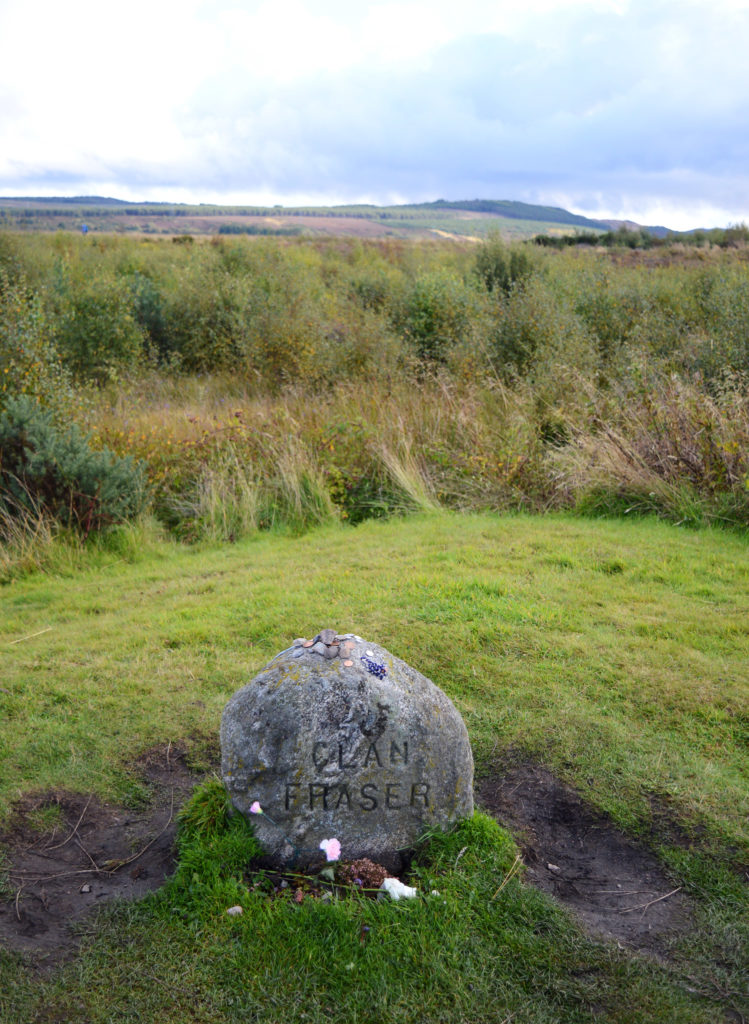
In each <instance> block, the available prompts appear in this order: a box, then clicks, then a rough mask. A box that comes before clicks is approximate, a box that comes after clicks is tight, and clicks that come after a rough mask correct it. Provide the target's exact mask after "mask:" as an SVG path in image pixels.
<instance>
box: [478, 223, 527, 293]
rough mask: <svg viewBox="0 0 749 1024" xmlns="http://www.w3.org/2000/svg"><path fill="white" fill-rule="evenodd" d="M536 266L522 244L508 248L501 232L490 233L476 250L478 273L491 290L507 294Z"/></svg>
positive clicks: (487, 288)
mask: <svg viewBox="0 0 749 1024" xmlns="http://www.w3.org/2000/svg"><path fill="white" fill-rule="evenodd" d="M534 267H535V263H534V260H533V257H532V256H531V254H530V252H529V251H528V250H527V249H525V248H521V247H520V246H513V247H512V248H508V246H506V245H505V243H504V242H503V241H502V237H501V235H500V234H499V232H493V233H492V234H491V235H489V237H488V238H487V239H486V241H485V242H482V243H481V245H480V246H479V247H478V249H477V251H476V260H475V268H476V273H477V274H478V276H479V278H480V279H481V281H483V283H484V286H485V287H486V290H487V291H489V292H493V291H497V292H504V293H505V294H507V293H508V292H510V291H511V290H512V288H513V287H514V285H516V284H517V283H518V282H520V281H523V280H525V279H526V278H527V277H530V275H531V273H532V272H533V270H534Z"/></svg>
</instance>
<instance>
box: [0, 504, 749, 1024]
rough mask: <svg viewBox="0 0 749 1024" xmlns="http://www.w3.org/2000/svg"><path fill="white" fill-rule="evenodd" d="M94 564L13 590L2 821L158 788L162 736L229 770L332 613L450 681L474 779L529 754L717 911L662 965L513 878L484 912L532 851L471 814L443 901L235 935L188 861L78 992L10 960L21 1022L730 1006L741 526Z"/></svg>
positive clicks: (83, 961) (349, 540)
mask: <svg viewBox="0 0 749 1024" xmlns="http://www.w3.org/2000/svg"><path fill="white" fill-rule="evenodd" d="M92 560H93V561H92V564H90V565H89V566H87V565H86V559H85V555H79V556H78V563H77V568H71V569H70V570H69V571H68V572H67V573H65V574H63V572H62V571H60V574H58V575H52V574H47V575H41V574H37V575H33V576H30V577H28V578H26V579H20V580H16V581H15V582H13V583H10V584H8V585H7V586H5V587H4V588H2V589H1V590H0V623H1V626H0V646H2V650H3V660H2V666H3V668H2V680H1V682H0V686H1V687H2V689H0V711H1V714H0V759H1V760H0V763H2V771H0V820H2V817H3V816H7V815H8V814H9V812H10V808H11V804H12V801H13V800H14V799H15V798H16V797H18V796H20V795H21V794H22V793H26V792H29V791H30V790H34V789H37V790H38V789H45V788H48V787H65V788H67V789H74V790H77V791H80V792H90V791H94V792H97V793H98V794H100V795H101V796H102V797H105V798H108V799H116V800H123V799H124V800H129V801H134V800H138V799H142V798H143V797H144V796H145V794H144V793H143V792H142V790H141V789H140V785H139V783H138V781H137V778H136V776H135V775H134V774H133V773H132V771H131V770H129V767H128V766H129V765H132V763H133V761H134V759H135V758H136V757H137V756H138V755H139V754H140V753H142V752H143V751H144V750H146V749H148V748H149V747H150V746H152V745H153V744H155V743H157V742H161V743H164V742H167V741H169V740H172V741H174V742H176V741H184V740H188V741H189V742H190V744H191V748H192V751H193V757H194V758H195V759H196V760H201V759H202V761H203V762H204V763H207V762H210V760H211V757H213V758H215V756H216V738H217V733H218V724H219V719H220V715H221V711H222V709H223V706H224V704H225V703H226V700H227V699H228V697H229V696H230V695H231V694H232V693H233V692H234V691H235V690H236V689H238V688H239V687H240V686H241V685H243V684H244V683H245V682H246V681H247V680H248V679H250V678H251V677H252V676H253V675H254V674H255V673H256V672H257V671H258V670H259V669H260V668H261V667H262V666H263V665H264V664H265V663H266V662H267V660H268V659H269V658H270V657H272V656H273V655H274V654H275V653H276V652H277V651H278V650H280V649H282V648H284V647H286V646H287V645H288V643H289V642H290V639H291V638H293V637H295V636H301V635H312V634H313V633H314V632H316V631H317V630H318V629H319V628H321V627H322V626H324V625H332V626H334V627H336V628H338V629H341V630H344V629H345V630H353V631H355V632H357V633H359V634H360V635H362V636H364V637H370V638H372V639H376V640H377V641H378V642H380V643H382V644H383V645H384V646H386V647H387V648H389V649H390V650H391V651H392V652H393V653H394V654H396V655H398V656H399V657H402V658H403V659H405V660H406V661H407V662H409V663H411V664H413V665H415V666H416V667H418V668H419V669H420V670H421V671H423V672H424V673H425V674H426V675H427V676H429V677H430V678H432V679H433V680H434V681H435V682H436V683H437V684H438V685H440V686H441V687H442V688H443V689H444V690H445V691H446V692H447V693H448V695H449V696H450V697H451V698H452V699H453V700H454V701H455V703H456V705H457V706H458V708H459V710H460V711H461V713H462V714H463V716H464V718H465V721H466V724H467V726H468V730H469V734H470V737H471V741H472V744H473V748H474V753H475V755H476V760H477V768H478V771H479V772H488V771H490V770H492V769H493V768H497V767H499V768H501V766H502V765H506V764H507V763H508V762H510V761H511V760H513V759H515V758H518V757H526V756H532V757H535V758H536V759H538V760H541V761H543V762H544V763H545V764H547V765H548V766H549V767H550V768H551V769H552V770H553V771H554V772H555V773H557V774H558V775H559V776H561V777H562V778H564V779H565V780H566V781H568V782H569V783H571V784H572V785H574V786H575V787H576V788H577V789H578V790H580V791H581V792H582V793H583V795H584V796H585V798H586V799H588V800H589V801H590V802H591V803H593V804H594V805H595V806H597V807H599V808H600V809H602V810H605V811H607V812H608V813H609V814H611V815H612V816H613V818H614V820H615V821H616V822H618V824H619V825H620V826H621V827H622V828H624V829H625V831H627V832H629V833H630V834H633V835H637V834H639V835H641V836H643V837H645V838H646V839H647V841H648V842H649V843H650V844H651V845H652V846H653V847H654V848H655V849H656V850H657V851H658V853H659V855H660V857H661V859H662V861H663V863H664V865H665V866H666V868H667V870H668V871H669V873H670V874H671V876H672V877H673V878H674V879H675V884H677V885H678V884H680V885H683V886H684V889H685V891H687V892H688V893H689V894H690V895H691V897H692V898H693V900H694V901H695V906H696V908H697V909H696V914H697V922H698V931H699V935H698V937H696V936H695V935H694V934H692V935H690V936H685V941H684V943H683V945H682V947H681V948H676V949H675V951H674V961H673V963H672V966H670V967H669V968H666V967H662V966H658V965H657V964H653V963H648V962H646V961H645V960H641V959H638V958H636V957H632V956H629V955H626V954H625V953H623V952H622V951H620V950H618V949H616V948H615V947H604V946H599V945H596V944H594V943H592V942H591V941H589V940H588V939H586V938H585V937H584V936H583V935H582V933H581V932H580V931H579V930H578V929H577V928H576V927H575V926H574V925H572V924H571V923H570V921H569V920H568V919H567V917H566V915H565V914H564V913H563V912H562V911H561V910H559V909H557V908H555V907H553V906H552V905H551V904H550V903H549V901H548V900H547V899H546V898H545V897H543V896H541V895H540V894H538V893H536V892H534V891H533V890H530V889H529V888H527V887H526V886H524V885H523V884H522V883H521V882H519V881H513V882H511V883H509V884H508V885H507V886H506V887H505V889H504V890H503V892H502V899H500V900H492V899H491V896H492V894H493V893H494V892H495V890H496V889H497V887H498V886H499V885H500V884H501V882H502V879H503V877H504V876H505V875H506V873H507V870H508V868H509V865H510V864H511V863H512V859H513V856H514V853H513V851H512V847H511V844H510V842H509V840H508V838H507V837H506V835H505V834H504V833H502V832H501V830H499V829H495V830H494V831H492V823H491V822H488V824H486V822H487V821H488V820H487V819H483V818H481V817H478V818H476V819H474V820H473V823H468V824H467V825H465V826H464V828H465V829H468V830H469V833H470V835H469V838H468V840H466V836H465V835H463V836H462V837H461V835H458V836H457V837H455V836H454V837H448V838H445V839H442V840H435V841H434V842H433V843H432V844H430V846H429V847H427V849H426V850H425V851H424V857H423V861H422V864H421V867H420V868H419V870H420V871H422V872H423V880H424V881H423V884H422V882H419V885H420V888H422V889H423V890H425V891H429V889H431V888H437V889H439V891H440V893H441V894H442V902H440V901H431V900H426V899H425V900H419V901H415V902H414V903H413V904H409V905H401V904H377V903H372V902H369V901H357V900H342V901H340V902H333V903H332V904H330V905H324V904H320V903H314V902H312V901H310V902H309V904H308V905H307V904H305V905H302V906H301V907H299V908H297V907H292V906H290V905H287V904H285V903H283V902H282V901H276V902H274V901H269V900H267V899H266V898H264V897H259V896H257V894H255V895H253V894H252V893H249V892H248V895H247V905H246V909H245V914H244V915H243V917H242V918H241V919H228V918H226V917H225V915H224V914H223V909H222V908H223V904H221V905H219V904H220V901H219V903H217V902H216V901H215V900H214V901H213V902H211V898H209V894H208V893H207V892H206V893H203V894H202V895H201V886H202V885H204V882H203V881H202V880H203V879H204V878H205V877H208V875H210V871H209V869H208V868H199V869H198V870H196V871H195V872H194V874H193V876H191V879H190V881H189V882H187V883H186V882H184V873H183V876H182V878H183V881H182V882H178V880H175V882H174V883H173V884H172V886H171V887H168V888H167V889H165V890H163V891H162V892H161V893H159V894H157V895H156V896H154V897H151V898H149V899H148V900H146V901H144V902H142V903H140V904H137V905H124V906H120V907H116V908H113V909H111V910H110V911H108V912H107V914H106V915H105V916H104V918H103V920H102V922H101V924H100V926H99V927H98V928H97V930H96V931H92V932H91V933H90V934H87V935H86V937H85V941H84V948H83V951H82V954H81V956H80V957H79V958H78V959H76V961H75V962H74V963H73V964H72V965H70V966H69V967H67V968H65V969H64V970H62V971H61V972H60V973H58V974H57V975H54V976H51V977H49V978H46V979H44V980H42V981H40V980H39V979H38V978H35V977H32V976H31V975H30V974H29V973H27V972H24V971H19V970H18V965H17V963H16V960H15V959H14V958H13V957H11V956H9V955H7V954H3V953H0V993H4V992H6V991H7V992H8V994H7V995H0V1021H2V1022H3V1024H5V1021H8V1022H10V1021H17V1020H24V1021H25V1020H29V1021H31V1020H40V1021H41V1020H59V1021H73V1020H75V1021H78V1020H80V1021H91V1022H94V1021H95V1022H99V1021H102V1022H103V1021H110V1020H111V1021H115V1020H116V1021H118V1022H120V1021H131V1020H132V1021H136V1020H138V1021H144V1020H145V1021H156V1020H158V1021H160V1022H171V1021H174V1022H177V1021H206V1022H208V1021H235V1020H236V1021H240V1020H242V1021H245V1020H253V1021H263V1022H271V1021H296V1020H310V1021H318V1020H320V1021H321V1020H333V1021H338V1020H340V1021H362V1022H363V1021H380V1020H381V1021H386V1020H388V1021H389V1020H394V1021H412V1020H413V1021H417V1020H424V1021H442V1020H445V1021H447V1020H450V1021H456V1020H460V1021H487V1022H488V1021H502V1020H503V1019H508V1018H510V1019H512V1021H513V1022H520V1021H527V1022H533V1024H536V1022H539V1024H540V1022H542V1021H543V1022H546V1021H549V1022H552V1021H554V1022H556V1021H560V1022H561V1021H569V1022H571V1024H572V1022H578V1021H581V1022H582V1021H588V1020H606V1021H612V1022H613V1021H621V1022H625V1021H626V1022H634V1021H642V1022H645V1021H648V1022H650V1021H658V1022H660V1021H673V1022H674V1024H676V1022H679V1024H682V1022H692V1021H694V1022H701V1021H705V1022H707V1021H715V1020H718V1019H721V1017H720V1013H722V1012H723V1011H722V1010H718V1009H716V1004H715V1003H714V1002H711V1001H710V1000H709V999H708V995H712V996H715V995H716V988H713V987H711V986H716V987H720V986H722V989H723V990H725V991H731V992H735V991H736V988H737V986H739V985H740V976H738V975H736V974H733V973H732V971H740V967H741V950H742V948H745V946H742V943H746V941H747V935H746V893H745V887H744V886H743V884H742V882H741V880H740V877H739V875H737V872H736V868H737V866H738V865H740V864H742V863H744V864H745V863H746V859H747V853H748V852H749V830H748V829H747V821H748V820H749V815H748V813H747V812H748V811H749V800H748V798H747V797H748V793H747V790H748V787H747V784H746V779H747V768H748V767H749V766H748V765H747V757H746V722H747V714H746V712H747V700H746V699H747V682H748V681H749V668H748V666H749V621H748V620H747V615H746V610H747V607H749V559H748V558H747V540H746V538H745V537H743V536H741V535H738V534H735V533H729V532H722V531H719V530H707V529H706V530H699V531H697V530H695V531H689V530H684V529H678V528H676V527H673V526H669V525H667V524H664V523H659V522H655V521H650V520H640V521H637V522H627V521H615V520H611V521H587V520H583V519H579V518H572V517H567V516H548V517H528V516H520V515H518V516H506V517H502V518H499V517H491V516H480V515H476V516H463V517H460V516H455V515H448V514H442V513H440V514H431V515H423V516H414V517H411V518H407V519H403V520H391V521H389V522H380V521H369V522H366V523H364V524H363V525H361V526H359V527H357V528H355V529H352V528H342V527H332V526H331V527H326V528H322V529H319V530H316V531H314V532H311V533H309V534H306V535H305V536H303V537H297V538H294V537H290V536H284V535H280V534H274V533H266V534H259V535H255V536H254V537H253V538H252V539H251V540H247V541H243V542H241V543H239V544H236V545H233V546H224V547H221V548H215V547H213V548H207V547H206V548H192V549H188V550H185V549H184V548H179V547H177V546H176V545H169V544H166V543H157V542H155V541H154V542H151V544H150V545H147V544H144V545H143V547H142V549H140V550H137V549H135V548H134V546H133V545H130V546H128V545H123V547H122V550H121V551H118V550H117V549H115V550H113V551H111V552H110V553H107V551H106V550H105V549H102V548H99V549H98V550H97V551H96V552H95V553H94V554H93V555H92ZM60 564H62V565H64V562H61V563H60ZM43 631H44V632H43ZM33 634H37V635H33ZM24 637H28V639H22V640H21V638H24ZM17 640H21V642H19V643H14V641H17ZM664 813H665V814H666V817H667V819H668V821H669V825H668V827H665V828H664V826H663V824H662V817H663V814H664ZM482 822H484V824H483V825H482V824H481V823H482ZM471 829H473V830H474V831H473V832H471V831H470V830H471ZM482 829H484V830H486V829H489V834H488V836H487V834H484V832H482V831H481V830H482ZM677 831H678V834H679V842H678V843H677V842H676V841H675V838H674V837H675V834H676V832H677ZM441 844H446V845H444V849H443V845H441ZM450 844H453V845H450ZM464 845H467V846H468V847H469V851H468V853H467V854H466V855H465V856H464V857H462V858H461V859H460V863H459V865H458V867H457V868H456V869H454V870H453V867H452V865H453V862H454V860H455V856H456V855H457V853H458V851H459V850H460V849H461V848H462V846H464ZM453 847H454V849H453ZM441 850H442V852H440V851H441ZM445 850H447V851H448V852H447V853H445V852H444V851H445ZM183 855H186V854H185V852H184V850H183ZM206 872H207V874H206ZM178 878H179V876H178ZM192 883H194V886H195V887H197V890H196V891H195V892H191V884H192ZM203 896H205V899H204V898H203ZM227 905H228V904H227ZM362 922H366V923H368V925H369V926H370V928H371V932H370V939H369V940H368V941H367V942H366V943H364V944H362V943H360V941H359V936H360V928H361V924H362ZM720 961H722V963H720ZM349 964H353V966H352V967H349ZM716 964H718V966H717V967H716ZM721 972H723V973H721ZM737 977H738V980H737ZM711 978H712V979H713V980H712V981H710V979H711ZM690 979H691V980H690ZM689 990H692V991H689ZM721 1005H722V1006H724V1007H725V1006H726V1005H738V997H737V996H735V995H734V996H732V997H731V999H729V1000H728V1002H726V1000H725V999H724V1001H723V1003H722V1004H721Z"/></svg>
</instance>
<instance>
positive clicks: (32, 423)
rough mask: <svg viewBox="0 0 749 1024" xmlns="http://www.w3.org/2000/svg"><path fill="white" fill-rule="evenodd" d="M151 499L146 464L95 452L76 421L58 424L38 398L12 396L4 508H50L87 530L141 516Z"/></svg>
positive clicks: (2, 427) (1, 458)
mask: <svg viewBox="0 0 749 1024" xmlns="http://www.w3.org/2000/svg"><path fill="white" fill-rule="evenodd" d="M144 501H145V472H144V467H143V465H142V464H141V463H135V462H133V460H132V459H131V458H129V457H126V458H118V457H117V456H115V455H113V454H112V452H110V451H94V450H92V449H91V447H90V446H89V443H88V439H87V438H86V436H85V435H84V434H83V433H82V432H81V431H80V429H79V428H78V426H77V425H76V424H72V425H71V426H69V427H68V428H67V429H64V430H63V429H61V428H59V427H58V426H56V425H55V421H54V418H53V416H52V413H51V412H50V411H49V410H47V409H43V408H42V407H41V406H40V405H38V404H37V402H35V401H34V400H33V399H32V398H30V397H29V396H27V395H20V396H18V397H15V398H11V399H10V400H9V401H8V402H7V403H6V405H5V409H4V411H3V412H2V414H0V508H2V510H3V511H4V512H5V513H6V514H8V515H10V516H13V515H16V514H17V515H24V514H28V513H29V512H31V513H38V512H40V511H41V512H44V513H46V514H48V515H51V516H52V517H53V518H54V519H57V520H58V521H59V522H60V523H62V524H63V525H64V526H72V527H75V528H77V529H79V530H80V531H81V532H82V533H83V534H84V535H87V534H88V533H90V532H91V531H92V530H100V529H102V528H103V527H105V526H108V525H109V524H111V523H118V522H123V521H124V520H126V519H131V518H133V517H134V516H136V515H137V514H138V513H139V512H140V511H141V509H142V507H143V504H144Z"/></svg>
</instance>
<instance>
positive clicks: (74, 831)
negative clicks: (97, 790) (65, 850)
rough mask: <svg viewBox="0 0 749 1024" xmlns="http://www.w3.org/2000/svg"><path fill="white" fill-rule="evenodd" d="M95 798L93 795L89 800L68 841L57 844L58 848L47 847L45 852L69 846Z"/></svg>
mask: <svg viewBox="0 0 749 1024" xmlns="http://www.w3.org/2000/svg"><path fill="white" fill-rule="evenodd" d="M93 798H94V794H93V793H92V794H91V796H90V797H89V798H88V800H87V801H86V806H85V807H84V808H83V810H82V811H81V816H80V818H79V819H78V821H76V823H75V825H74V826H73V831H72V832H71V833H70V835H69V836H68V838H67V839H66V840H65V841H64V842H62V843H58V844H57V845H56V846H45V850H60V849H62V847H63V846H67V844H68V843H69V842H70V840H71V839H72V838H73V836H74V835H75V834H76V832H77V831H78V826H79V825H80V823H81V822H82V821H83V817H84V815H85V813H86V811H87V810H88V805H89V804H90V803H91V801H92V800H93Z"/></svg>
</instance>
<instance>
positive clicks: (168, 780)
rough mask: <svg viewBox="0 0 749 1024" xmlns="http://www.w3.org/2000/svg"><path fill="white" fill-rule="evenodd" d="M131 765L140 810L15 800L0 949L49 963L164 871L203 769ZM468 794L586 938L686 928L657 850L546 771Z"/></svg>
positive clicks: (156, 882)
mask: <svg viewBox="0 0 749 1024" xmlns="http://www.w3.org/2000/svg"><path fill="white" fill-rule="evenodd" d="M137 768H138V771H139V772H140V773H141V775H142V776H143V778H144V780H145V781H147V783H148V784H149V786H150V787H151V790H152V793H153V800H152V802H151V804H150V805H149V806H148V807H147V808H146V809H144V810H137V811H133V810H129V809H126V808H121V807H113V806H109V805H107V804H105V803H103V802H101V801H100V800H98V799H97V798H96V797H93V796H90V795H87V794H82V795H81V794H76V793H67V792H53V793H46V794H42V795H38V794H37V795H32V796H28V797H26V798H24V799H23V800H22V801H21V802H20V803H19V804H17V806H16V808H15V814H14V816H13V819H12V824H11V827H10V830H9V831H8V832H6V833H5V834H4V835H0V845H1V846H2V848H3V849H4V850H5V851H6V853H7V857H8V862H9V878H10V883H11V892H12V895H11V896H10V898H9V899H6V900H2V901H0V947H2V948H5V949H8V950H12V951H17V952H22V953H26V954H34V955H35V959H36V960H37V962H38V964H39V965H40V966H45V967H49V966H54V965H55V964H56V963H58V962H59V961H60V960H62V959H64V958H65V957H67V956H69V955H71V954H72V953H74V951H75V949H76V948H77V945H78V939H77V936H76V926H77V925H80V924H81V922H82V921H83V920H84V919H85V918H86V917H87V916H88V915H90V914H91V912H92V911H94V910H95V909H96V908H97V907H100V906H102V905H103V904H105V903H107V902H108V901H109V900H112V899H115V898H123V899H137V898H139V897H142V896H144V895H145V894H146V893H147V892H149V891H151V890H153V889H157V888H159V887H160V886H161V885H162V884H163V883H164V881H165V879H166V878H167V877H168V876H169V875H170V874H171V873H172V872H173V871H174V867H175V860H174V836H175V831H176V823H175V819H176V814H177V811H178V809H179V807H180V806H181V805H182V804H183V803H184V801H185V800H186V799H187V798H188V797H189V795H190V793H191V792H192V789H193V787H194V786H195V785H196V784H197V783H198V782H199V781H201V779H202V778H203V776H202V775H201V774H197V773H194V772H192V771H191V770H190V769H189V767H188V766H187V764H186V761H185V756H184V752H183V751H182V750H180V749H177V748H175V747H173V746H172V745H171V744H169V745H164V746H159V747H157V748H154V749H153V750H151V751H149V752H148V753H147V754H146V755H144V757H143V758H141V759H140V761H139V763H138V765H137ZM477 798H478V802H479V804H480V805H482V806H483V807H484V808H485V809H486V810H487V811H488V812H489V813H491V814H492V815H493V816H494V817H495V818H496V819H497V820H498V821H499V822H500V824H502V825H503V826H504V827H506V828H508V829H509V830H510V831H511V832H513V833H514V835H515V837H516V839H517V841H518V843H519V844H520V846H521V849H522V851H523V859H524V862H525V864H526V868H527V870H526V876H525V877H526V880H527V881H528V882H530V883H531V884H533V885H537V886H538V887H539V888H540V889H543V890H544V891H545V892H548V893H550V894H551V895H552V896H554V897H555V898H556V899H558V900H559V901H560V902H562V903H563V904H564V905H565V906H567V907H569V908H570V909H571V910H572V911H573V912H574V913H575V914H576V915H577V917H578V918H579V920H580V921H581V923H582V924H583V926H584V927H585V928H586V929H587V930H588V931H589V932H591V933H592V934H593V935H595V936H597V937H602V938H606V939H615V940H617V941H618V942H619V943H620V944H622V945H623V946H628V947H630V948H634V949H638V950H643V951H647V952H650V953H652V954H654V955H656V956H663V955H665V954H666V952H667V940H668V936H669V935H670V934H672V933H674V932H677V931H681V932H683V930H684V929H685V928H689V926H690V911H689V903H688V901H687V899H686V898H685V896H684V894H683V893H682V892H681V891H673V890H674V885H673V883H672V882H671V881H670V880H669V879H668V878H667V877H666V876H665V874H664V872H663V870H662V868H661V867H660V865H659V863H658V861H657V860H656V858H655V857H654V856H653V855H652V854H651V853H650V852H649V851H648V850H647V849H645V848H644V847H642V846H640V845H638V844H637V843H635V842H633V841H632V840H630V839H628V838H627V837H626V836H625V835H624V834H623V833H622V832H620V831H619V830H618V829H616V828H615V827H614V826H613V825H612V824H611V822H609V821H608V820H607V819H606V818H604V817H603V816H601V815H599V814H597V813H596V812H595V811H593V810H592V809H591V808H590V807H588V806H587V805H586V804H585V803H584V801H583V800H582V799H581V798H580V797H579V796H578V794H576V793H575V791H574V790H572V789H570V788H569V787H567V786H565V785H564V784H563V783H561V782H560V781H559V780H558V779H556V778H555V777H554V776H553V775H552V774H551V773H550V772H548V771H547V770H546V769H544V768H542V767H540V766H538V765H534V764H524V765H520V766H516V767H513V768H511V769H510V770H508V771H507V772H504V773H502V774H501V775H497V776H492V777H490V778H485V779H482V780H480V781H479V783H478V785H477ZM45 807H57V808H59V811H60V821H59V824H58V825H57V826H56V827H55V829H54V830H53V831H51V832H47V833H46V834H44V835H40V834H38V833H34V834H31V833H30V830H29V822H30V821H31V820H32V819H33V817H34V816H35V815H38V812H39V810H40V809H41V808H45ZM279 884H280V883H279Z"/></svg>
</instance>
